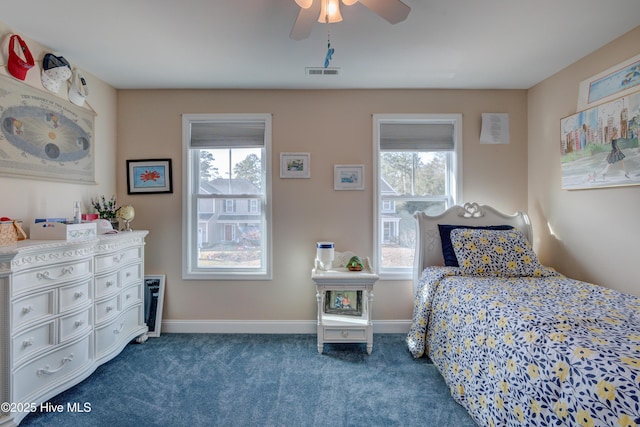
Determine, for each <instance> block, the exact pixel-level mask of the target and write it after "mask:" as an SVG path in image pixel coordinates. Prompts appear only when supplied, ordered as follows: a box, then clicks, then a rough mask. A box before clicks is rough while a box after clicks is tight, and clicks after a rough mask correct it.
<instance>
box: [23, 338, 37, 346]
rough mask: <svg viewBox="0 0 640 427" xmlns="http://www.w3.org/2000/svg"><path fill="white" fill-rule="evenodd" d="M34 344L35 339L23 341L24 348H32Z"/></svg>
mask: <svg viewBox="0 0 640 427" xmlns="http://www.w3.org/2000/svg"><path fill="white" fill-rule="evenodd" d="M34 342H35V340H34V339H33V337H29V339H28V340H24V341H22V348H27V347H31V346H32V345H33V343H34Z"/></svg>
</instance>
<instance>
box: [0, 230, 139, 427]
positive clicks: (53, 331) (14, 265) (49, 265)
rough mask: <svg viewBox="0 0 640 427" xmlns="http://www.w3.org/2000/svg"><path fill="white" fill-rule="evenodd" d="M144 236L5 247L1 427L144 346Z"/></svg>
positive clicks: (0, 274)
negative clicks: (130, 348) (134, 345)
mask: <svg viewBox="0 0 640 427" xmlns="http://www.w3.org/2000/svg"><path fill="white" fill-rule="evenodd" d="M146 235H147V232H146V231H132V232H122V233H119V234H114V235H104V236H100V237H98V238H92V239H87V240H78V241H60V240H25V241H22V242H19V243H18V244H17V245H11V246H2V247H0V313H1V317H0V343H1V347H0V403H3V405H2V408H1V409H2V410H1V411H0V425H2V426H4V425H15V424H18V423H19V422H20V420H22V418H24V417H25V416H26V415H27V414H28V413H29V412H31V411H33V410H34V409H37V408H38V407H39V405H40V403H42V402H45V401H46V400H47V399H49V398H51V397H53V396H55V395H56V394H59V393H60V392H62V391H64V390H66V389H68V388H70V387H72V386H73V385H75V384H78V383H79V382H80V381H82V380H83V379H85V378H86V377H88V376H89V375H91V373H92V372H93V371H94V370H95V369H96V368H97V367H98V366H99V365H100V364H102V363H104V362H106V361H108V360H110V359H112V358H113V357H115V356H116V355H118V354H119V353H120V352H121V351H122V349H123V348H124V347H125V346H126V345H127V344H128V343H129V342H130V341H131V340H133V339H137V341H139V342H144V341H145V340H146V338H147V335H146V333H147V326H146V325H145V323H144V304H143V295H144V293H143V285H144V244H145V243H144V238H145V236H146ZM4 402H6V403H4ZM7 403H8V405H7Z"/></svg>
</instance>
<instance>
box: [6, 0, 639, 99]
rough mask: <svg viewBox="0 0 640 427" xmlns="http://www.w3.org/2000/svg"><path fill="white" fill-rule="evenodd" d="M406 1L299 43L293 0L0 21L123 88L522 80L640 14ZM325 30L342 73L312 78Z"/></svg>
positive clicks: (22, 9)
mask: <svg viewBox="0 0 640 427" xmlns="http://www.w3.org/2000/svg"><path fill="white" fill-rule="evenodd" d="M315 1H318V0H315ZM404 2H405V3H406V4H407V5H408V6H410V7H411V13H410V14H409V17H408V18H407V19H406V20H405V21H403V22H401V23H399V24H396V25H391V24H389V23H388V22H387V21H385V20H384V19H382V18H380V17H379V16H378V15H376V14H374V13H373V12H372V11H370V10H369V9H367V8H366V7H365V6H363V5H362V4H359V3H356V4H355V5H353V6H348V7H347V6H344V5H341V10H342V16H343V18H344V20H343V21H342V22H341V23H337V24H330V25H327V24H320V23H316V24H315V25H314V27H313V30H312V32H311V36H310V37H309V38H308V39H305V40H302V41H294V40H292V39H290V38H289V32H290V31H291V28H292V26H293V22H294V21H295V18H296V16H297V13H298V10H299V9H298V6H297V5H296V4H295V1H294V0H182V1H178V0H104V1H87V0H20V1H19V2H14V3H13V6H12V7H3V8H2V13H1V14H0V20H1V21H2V22H4V23H5V24H7V25H8V26H9V27H11V28H12V29H13V31H15V32H17V33H19V34H22V35H23V36H26V37H28V38H31V39H33V40H35V41H37V42H38V43H40V44H42V45H43V46H45V47H46V48H47V49H50V51H51V52H53V53H56V54H58V55H62V56H64V57H65V58H66V59H67V60H68V61H69V62H71V64H72V65H73V66H76V67H78V68H80V69H81V70H85V71H88V72H90V73H91V74H93V75H95V76H97V77H98V78H100V79H102V80H104V81H105V82H107V83H109V84H111V85H112V86H114V87H115V88H118V89H153V88H174V89H178V88H252V89H254V88H264V89H286V88H291V89H302V88H304V89H325V88H340V89H341V88H463V89H487V88H495V89H508V88H510V89H526V88H529V87H531V86H533V85H535V84H536V83H538V82H540V81H542V80H544V79H545V78H547V77H549V76H551V75H552V74H554V73H556V72H557V71H560V70H561V69H563V68H564V67H566V66H567V65H569V64H571V63H573V62H575V61H576V60H578V59H580V58H582V57H583V56H585V55H587V54H589V53H591V52H593V51H594V50H596V49H598V48H600V47H602V46H603V45H605V44H607V43H608V42H610V41H612V40H613V39H615V38H617V37H618V36H620V35H622V34H624V33H625V32H627V31H629V30H631V29H633V28H634V27H636V26H637V25H638V24H639V23H640V18H639V17H640V1H639V0H606V1H605V0H404ZM328 30H329V31H330V39H331V46H332V47H333V48H334V49H335V53H334V55H333V60H332V61H331V64H330V66H331V67H339V68H340V74H339V75H338V76H307V75H306V73H305V67H322V66H323V63H324V58H325V53H326V49H327V31H328ZM639 43H640V40H639ZM635 54H637V52H631V53H630V54H629V57H631V56H633V55H635ZM603 68H607V67H604V66H603Z"/></svg>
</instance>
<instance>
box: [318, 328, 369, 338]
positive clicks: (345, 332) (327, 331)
mask: <svg viewBox="0 0 640 427" xmlns="http://www.w3.org/2000/svg"><path fill="white" fill-rule="evenodd" d="M324 340H325V341H327V342H329V341H333V342H336V341H344V342H356V341H366V340H367V330H366V329H364V328H363V329H356V328H349V327H345V328H333V327H331V328H328V327H326V326H325V328H324Z"/></svg>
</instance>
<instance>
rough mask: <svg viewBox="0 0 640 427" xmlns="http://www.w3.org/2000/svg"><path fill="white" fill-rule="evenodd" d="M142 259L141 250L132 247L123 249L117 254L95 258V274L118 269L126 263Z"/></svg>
mask: <svg viewBox="0 0 640 427" xmlns="http://www.w3.org/2000/svg"><path fill="white" fill-rule="evenodd" d="M141 259H142V248H141V247H133V248H128V249H124V250H122V251H121V252H118V253H111V254H105V255H98V256H96V273H101V272H103V271H106V270H108V269H110V268H112V267H119V266H122V265H125V264H126V263H128V262H132V261H139V260H141Z"/></svg>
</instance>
